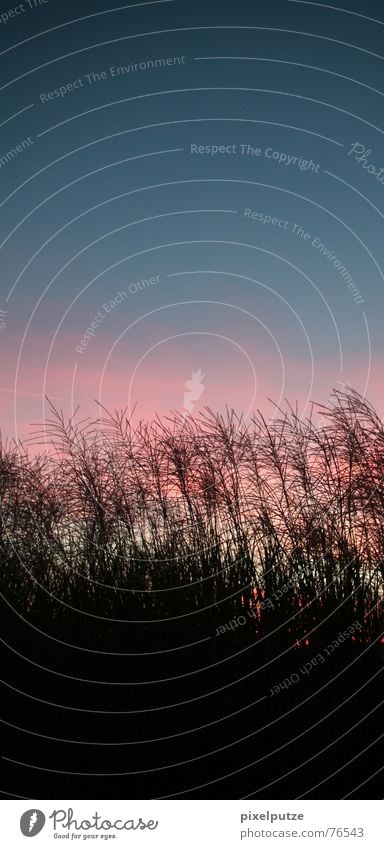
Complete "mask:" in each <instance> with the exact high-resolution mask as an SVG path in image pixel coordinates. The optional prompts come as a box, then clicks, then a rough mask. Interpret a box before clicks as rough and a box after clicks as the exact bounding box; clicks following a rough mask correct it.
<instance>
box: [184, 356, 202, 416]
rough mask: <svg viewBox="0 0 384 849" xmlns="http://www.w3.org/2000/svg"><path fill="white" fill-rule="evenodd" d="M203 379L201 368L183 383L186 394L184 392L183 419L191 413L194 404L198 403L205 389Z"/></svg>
mask: <svg viewBox="0 0 384 849" xmlns="http://www.w3.org/2000/svg"><path fill="white" fill-rule="evenodd" d="M204 378H205V374H202V371H201V368H199V370H198V371H194V372H192V380H187V381H186V382H185V388H186V390H187V392H184V410H183V417H184V418H185V417H186V416H187V415H190V413H192V410H193V408H194V406H195V404H194V402H195V401H198V400H199V398H200V396H201V395H202V394H203V392H204V388H205V387H204V383H203V380H204Z"/></svg>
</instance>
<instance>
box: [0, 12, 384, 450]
mask: <svg viewBox="0 0 384 849" xmlns="http://www.w3.org/2000/svg"><path fill="white" fill-rule="evenodd" d="M9 2H10V0H7V3H6V4H5V5H4V3H3V4H2V6H1V10H2V11H1V12H0V19H1V23H0V39H1V40H0V44H1V51H0V62H1V81H2V84H1V86H0V101H1V111H0V186H1V199H0V206H1V212H2V215H1V219H0V251H1V260H0V261H1V278H0V281H1V282H0V311H1V312H0V364H1V365H0V369H1V376H0V426H1V431H2V434H3V436H8V437H10V438H17V439H24V438H25V437H26V436H27V435H28V433H30V428H31V423H33V422H41V421H43V419H44V417H45V416H46V415H48V414H49V410H48V406H47V400H46V399H47V398H49V399H50V400H51V401H52V402H53V403H54V404H55V406H57V407H59V408H61V409H63V411H64V412H65V414H66V415H67V414H68V415H70V414H71V413H72V412H73V410H74V409H75V408H77V407H78V406H79V407H80V410H81V414H82V415H83V416H86V415H91V416H93V415H97V411H98V409H99V408H98V406H97V403H96V402H99V403H100V404H102V405H104V406H106V407H108V408H112V409H114V408H120V407H127V409H128V413H129V414H130V415H132V416H133V417H136V419H137V418H146V419H151V418H153V417H154V416H155V415H157V414H158V415H169V414H170V413H171V412H172V411H174V412H178V413H182V414H189V415H190V414H193V415H195V414H196V415H197V414H199V412H200V411H201V410H202V409H203V408H204V406H209V407H211V408H212V409H214V410H222V409H224V408H225V406H229V407H234V408H235V409H236V410H238V411H239V412H242V413H243V414H244V415H245V416H249V415H251V414H252V413H253V412H255V411H256V410H257V409H261V410H262V411H263V412H265V413H267V414H270V415H274V414H275V412H276V407H275V406H274V405H276V404H278V405H281V404H283V403H284V399H285V398H288V399H289V401H290V402H292V403H295V402H296V401H297V402H298V405H299V410H300V414H302V415H305V414H307V413H308V412H309V409H310V404H311V403H312V402H320V403H327V401H328V400H329V398H330V395H331V392H332V389H333V388H334V387H336V388H338V387H340V386H342V385H345V384H350V385H351V386H353V387H355V388H356V389H358V390H359V391H361V392H362V393H363V394H366V395H367V396H368V398H369V399H370V400H372V401H373V403H374V404H375V405H376V406H377V408H378V410H379V412H380V414H381V415H382V414H384V404H383V392H382V380H383V378H382V374H383V333H382V315H383V309H382V308H383V291H384V290H383V283H384V273H383V268H382V265H383V239H382V219H383V211H382V209H383V204H382V198H383V194H384V178H383V177H382V175H381V174H380V169H381V168H382V169H383V173H384V146H383V129H382V127H381V124H382V120H381V115H382V97H383V91H384V88H383V82H384V80H383V58H384V57H383V56H382V55H381V54H382V53H383V50H382V35H383V27H384V24H383V23H382V22H381V21H380V20H379V19H380V18H381V17H383V16H382V14H380V5H381V4H379V3H375V2H366V3H364V4H362V3H361V2H349V3H348V9H345V11H344V12H343V11H342V10H341V8H340V7H338V8H332V5H331V4H328V5H325V4H321V3H315V4H313V3H306V2H296V0H272V2H268V3H264V2H260V3H253V2H244V0H242V2H241V1H240V2H238V3H236V4H235V3H232V2H231V3H230V2H223V1H222V0H221V2H216V0H214V2H210V3H209V4H208V3H202V2H195V3H193V4H189V3H187V2H186V0H174V2H173V0H169V2H168V0H165V1H164V2H158V3H156V2H153V3H148V2H147V3H139V4H134V5H132V4H131V7H130V6H129V5H123V4H121V5H120V6H119V7H113V8H112V9H110V10H107V4H106V3H105V0H96V2H94V1H93V2H92V3H91V2H89V0H85V2H83V3H82V4H81V10H80V9H79V5H78V4H75V3H71V2H68V3H58V2H55V0H48V2H45V3H43V2H40V3H37V5H36V7H34V8H32V6H34V4H33V3H31V4H30V5H29V3H28V2H26V3H21V4H19V5H18V6H15V5H14V6H12V8H11V7H10V6H9ZM17 10H18V11H17ZM11 12H13V14H11Z"/></svg>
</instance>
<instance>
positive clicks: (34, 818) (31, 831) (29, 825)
mask: <svg viewBox="0 0 384 849" xmlns="http://www.w3.org/2000/svg"><path fill="white" fill-rule="evenodd" d="M44 826H45V814H43V812H42V811H38V810H37V809H36V808H35V809H33V808H32V810H30V811H25V813H24V814H23V816H22V817H21V819H20V829H21V832H22V834H24V837H36V834H39V832H40V831H41V829H42V828H44Z"/></svg>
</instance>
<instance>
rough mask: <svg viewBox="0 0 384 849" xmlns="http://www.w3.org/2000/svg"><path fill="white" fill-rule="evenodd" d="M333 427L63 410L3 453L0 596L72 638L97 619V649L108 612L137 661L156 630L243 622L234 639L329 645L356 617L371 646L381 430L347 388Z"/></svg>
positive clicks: (380, 534) (382, 549) (288, 417)
mask: <svg viewBox="0 0 384 849" xmlns="http://www.w3.org/2000/svg"><path fill="white" fill-rule="evenodd" d="M322 415H323V421H322V422H320V421H319V422H318V423H317V424H316V423H315V415H312V416H311V417H310V418H308V419H305V420H301V419H300V418H299V417H298V415H297V414H296V412H295V411H294V410H293V409H291V408H290V407H287V409H286V410H285V411H284V412H281V413H279V417H278V418H275V419H274V420H273V421H271V422H267V421H266V420H265V419H264V417H263V416H262V415H261V414H258V415H256V416H254V417H253V418H252V419H250V420H248V421H244V420H243V419H242V418H241V417H238V416H237V415H236V414H235V413H234V412H233V411H228V412H227V414H226V415H225V416H222V415H218V414H214V413H213V412H212V411H210V410H208V409H207V410H206V412H205V414H204V415H203V416H201V417H199V418H198V419H194V418H191V417H187V418H185V419H184V418H182V417H178V416H175V417H174V418H173V419H167V420H161V421H160V420H155V421H154V422H152V423H151V424H146V423H140V424H139V425H138V426H136V427H133V425H132V424H131V423H130V421H129V420H128V419H127V418H126V415H125V413H124V412H116V413H114V414H110V413H107V412H106V411H104V410H101V416H100V417H99V418H98V419H96V420H95V421H90V420H88V419H87V420H84V421H78V422H77V421H76V416H75V417H73V418H72V419H70V420H69V421H66V420H65V419H64V416H63V414H62V413H61V412H60V411H58V410H56V409H55V408H54V407H53V406H52V405H51V418H50V419H49V420H47V421H46V422H45V423H44V426H43V427H40V429H39V431H38V432H37V433H36V434H35V436H34V437H33V438H32V439H31V440H30V442H31V443H32V444H36V443H37V444H39V445H40V453H39V454H38V455H36V454H35V453H34V451H32V450H31V447H29V449H27V448H26V447H25V446H22V445H9V444H8V445H7V444H6V445H2V446H1V453H0V505H1V532H0V557H1V588H2V592H3V593H4V596H5V597H6V599H7V600H8V601H9V603H10V604H11V605H12V606H13V607H15V608H16V609H17V610H18V611H19V612H20V613H21V614H22V615H24V616H26V617H27V618H28V619H29V620H30V621H32V622H38V623H39V624H40V625H41V624H42V623H45V624H47V623H49V624H50V627H55V623H56V625H57V628H58V629H59V630H61V629H62V627H63V624H65V623H67V627H69V628H74V629H75V630H76V629H81V630H82V631H84V629H85V627H86V625H85V619H84V615H85V617H87V615H88V614H91V615H92V617H101V619H97V618H96V619H92V635H93V638H94V637H95V636H96V635H97V634H98V633H99V630H100V635H101V638H102V639H105V634H106V628H107V625H106V623H105V622H104V620H103V619H102V618H103V617H105V618H107V619H109V618H111V619H118V620H138V621H139V622H140V626H141V627H140V629H136V631H137V634H138V636H137V647H138V650H141V649H143V650H145V648H146V646H147V647H151V640H152V637H151V627H150V626H151V623H154V622H156V621H158V620H165V621H167V620H168V621H169V623H171V622H172V627H171V628H168V629H167V628H165V627H164V628H163V630H162V634H161V635H160V636H159V634H158V635H157V637H156V639H157V640H159V639H160V641H161V640H163V641H164V645H165V646H167V645H169V646H170V645H172V643H173V642H174V641H175V642H176V643H177V642H179V641H180V642H184V643H185V642H190V641H193V640H195V641H196V640H198V639H204V638H206V637H209V636H210V637H212V636H214V635H215V634H216V631H217V629H219V628H220V626H222V625H223V624H225V623H228V622H230V621H231V620H232V619H233V617H237V616H239V615H241V614H243V613H244V612H247V611H248V610H253V615H252V617H249V622H248V621H247V623H246V625H245V626H244V627H242V628H238V629H232V630H231V631H230V639H231V641H232V642H234V644H236V641H238V640H240V643H243V642H244V639H246V640H249V639H250V638H251V639H252V640H253V641H254V640H260V639H261V638H263V637H264V638H265V637H268V640H267V645H268V649H269V650H271V651H272V649H273V647H274V646H280V647H281V646H284V645H287V646H288V645H292V644H293V643H295V642H296V643H299V644H300V643H301V642H302V641H304V640H305V639H308V640H309V641H310V643H311V644H313V645H316V644H317V643H318V642H319V641H320V642H322V643H324V642H325V641H326V640H327V638H328V637H331V636H333V635H334V633H335V632H337V630H338V629H339V628H342V627H345V625H348V624H350V623H351V622H352V621H353V620H356V619H357V620H359V621H360V622H361V624H362V625H363V629H362V631H361V633H360V636H359V639H360V640H362V641H371V640H374V639H376V638H377V636H378V635H379V633H380V631H381V627H382V625H381V622H382V595H383V564H384V521H383V520H384V429H383V425H382V422H381V421H380V419H379V417H378V416H377V415H376V413H375V411H374V409H373V408H372V407H371V406H370V404H369V403H368V402H367V401H366V400H365V399H363V398H361V397H360V396H359V395H358V394H357V393H356V392H354V391H352V390H347V391H342V392H341V391H335V392H334V394H333V398H332V402H331V404H330V405H329V406H328V407H327V408H323V409H322ZM42 442H44V450H43V453H41V443H42ZM268 600H270V603H268ZM72 608H73V609H74V610H75V611H80V614H83V615H80V616H78V617H77V618H76V617H75V618H74V614H73V610H71V609H72ZM144 620H145V622H146V623H147V624H143V622H144ZM89 621H90V620H89V619H88V625H89ZM70 622H71V623H72V624H70ZM89 627H90V626H89ZM131 639H132V640H133V643H135V639H136V637H135V636H133V637H132V638H131ZM226 640H227V637H226V636H225V637H224V636H223V641H226ZM215 642H220V639H219V638H217V640H215ZM147 644H148V645H147ZM264 644H266V641H264ZM216 651H218V652H219V653H220V651H221V649H219V648H217V647H215V649H214V652H216Z"/></svg>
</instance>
